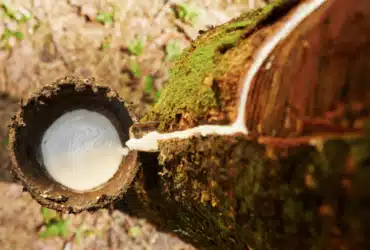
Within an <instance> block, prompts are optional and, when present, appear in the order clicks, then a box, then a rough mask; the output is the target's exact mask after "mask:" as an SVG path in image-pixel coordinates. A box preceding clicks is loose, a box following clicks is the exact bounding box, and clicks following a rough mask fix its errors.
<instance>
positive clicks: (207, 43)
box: [143, 0, 297, 131]
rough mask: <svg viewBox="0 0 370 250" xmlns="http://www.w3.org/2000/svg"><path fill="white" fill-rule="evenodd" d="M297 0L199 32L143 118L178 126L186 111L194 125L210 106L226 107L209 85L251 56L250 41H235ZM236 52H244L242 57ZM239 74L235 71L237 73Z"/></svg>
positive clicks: (168, 127) (281, 1)
mask: <svg viewBox="0 0 370 250" xmlns="http://www.w3.org/2000/svg"><path fill="white" fill-rule="evenodd" d="M296 2H297V1H284V0H279V1H275V2H273V3H272V4H269V5H267V6H266V7H264V8H262V9H258V10H255V11H251V12H247V13H245V14H243V15H241V16H240V17H238V18H236V19H234V20H231V21H230V22H228V23H226V24H223V25H220V26H218V27H216V28H213V29H212V30H209V31H208V32H206V33H205V34H204V35H201V36H200V37H199V38H198V39H197V40H195V41H194V42H193V43H192V44H191V46H190V48H188V49H186V50H185V51H184V52H183V53H182V55H181V56H180V57H179V58H178V59H177V60H176V62H175V65H174V67H173V68H172V69H171V71H170V80H169V82H168V83H167V85H166V87H165V88H164V90H163V92H162V95H161V97H160V99H159V100H158V103H157V104H156V105H155V106H154V108H153V109H152V110H151V111H150V112H149V113H148V114H147V115H146V116H145V117H144V118H143V121H159V122H160V125H159V130H161V131H171V130H175V129H178V128H179V126H178V122H179V119H180V118H179V117H183V116H185V114H188V115H190V116H191V117H192V119H193V120H194V121H193V123H194V124H195V125H196V124H197V123H199V122H201V121H204V120H206V119H207V114H208V113H209V111H210V110H211V109H217V110H225V107H224V105H223V104H224V103H222V102H220V101H219V98H218V93H217V90H216V89H215V88H213V86H212V85H213V83H212V82H213V80H214V79H215V78H216V77H217V76H220V75H222V74H223V73H225V72H228V71H229V69H230V67H227V65H233V66H235V65H238V66H239V67H240V66H243V65H244V64H243V60H245V58H248V57H250V55H251V53H252V51H253V50H252V49H251V48H252V47H253V45H249V44H248V43H247V44H246V45H245V46H238V45H239V44H240V43H241V42H242V41H248V36H249V35H250V34H251V33H253V32H254V31H256V30H258V29H261V28H262V27H263V26H265V25H268V24H269V23H270V21H271V20H273V19H275V18H277V17H278V16H280V15H282V14H284V13H285V12H286V11H287V10H289V9H290V8H291V7H292V6H293V5H294V3H296ZM248 46H249V47H251V48H249V49H248ZM246 47H247V48H246ZM226 52H227V53H226ZM235 55H243V58H240V57H238V56H237V57H235ZM234 60H235V61H236V63H233V61H234ZM235 71H237V70H235ZM241 74H242V72H238V73H237V75H238V77H240V75H241ZM233 84H235V83H233ZM234 99H236V98H234ZM180 129H181V128H180Z"/></svg>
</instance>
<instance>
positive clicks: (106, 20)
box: [96, 11, 114, 25]
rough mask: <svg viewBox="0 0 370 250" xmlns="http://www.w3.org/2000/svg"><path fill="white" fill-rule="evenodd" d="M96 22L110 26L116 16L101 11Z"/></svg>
mask: <svg viewBox="0 0 370 250" xmlns="http://www.w3.org/2000/svg"><path fill="white" fill-rule="evenodd" d="M96 21H98V22H99V23H101V24H104V25H110V24H112V23H113V21H114V14H113V13H106V12H103V11H99V13H98V15H97V16H96Z"/></svg>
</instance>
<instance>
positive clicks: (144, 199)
mask: <svg viewBox="0 0 370 250" xmlns="http://www.w3.org/2000/svg"><path fill="white" fill-rule="evenodd" d="M319 2H320V0H307V1H298V0H289V1H276V2H275V3H273V4H271V5H268V6H267V7H265V8H264V9H260V10H257V11H253V12H250V13H246V14H244V15H242V16H241V17H239V18H236V19H234V20H232V21H230V22H229V23H226V24H224V25H221V26H219V27H215V28H212V29H211V30H209V31H207V32H206V33H205V34H202V35H201V36H200V37H199V38H198V39H197V40H196V41H194V42H193V44H192V46H191V47H190V48H189V49H187V50H186V51H185V52H184V53H183V54H182V56H181V57H180V58H179V59H178V60H177V62H176V65H175V66H174V68H173V69H172V71H171V78H170V81H169V83H168V85H167V87H166V89H165V90H164V92H163V94H162V96H161V98H160V100H159V102H158V103H157V104H156V105H155V106H154V107H153V109H152V111H151V112H149V113H148V114H147V116H146V117H145V118H144V119H143V120H142V122H147V121H151V122H157V123H158V125H159V126H158V130H159V131H161V132H172V131H178V130H184V129H188V128H192V127H195V126H198V125H201V124H217V125H230V124H232V123H233V122H235V120H236V118H237V114H238V110H239V107H240V102H239V100H240V99H241V97H242V89H243V86H244V82H245V81H244V80H243V79H244V76H245V75H246V74H248V72H251V70H252V69H253V65H254V62H256V61H258V60H259V58H260V57H259V56H260V53H261V51H263V48H266V44H268V43H269V42H271V41H274V40H273V39H274V37H275V38H276V37H277V34H283V33H281V31H282V29H283V28H284V27H289V25H288V24H290V23H291V22H292V21H291V20H292V18H293V17H294V16H295V15H296V14H297V13H298V11H301V9H300V8H301V7H302V6H306V5H312V4H313V3H319ZM321 2H322V4H320V5H318V7H317V8H316V9H315V10H313V11H310V12H307V13H306V14H305V15H306V16H305V18H304V19H302V21H301V22H299V23H298V25H297V26H296V27H295V28H294V29H292V31H291V32H288V33H287V34H286V36H282V37H280V38H279V40H278V42H277V43H276V44H275V45H274V46H273V48H272V50H271V51H270V52H269V53H268V56H267V57H266V58H264V59H263V61H262V62H261V65H259V67H257V68H256V72H255V74H254V75H253V79H252V81H251V86H250V88H249V90H248V93H247V95H248V99H247V102H246V106H245V108H246V112H245V116H244V122H245V124H246V125H247V128H248V131H249V134H247V135H246V134H242V133H240V134H234V135H228V136H221V135H212V136H207V137H202V136H194V137H191V138H188V139H182V140H179V139H173V140H163V141H161V142H160V147H159V149H160V152H159V153H158V154H154V153H140V154H139V157H138V158H139V159H140V162H141V165H140V170H139V173H138V174H137V175H136V179H135V180H134V182H133V184H132V186H131V188H130V189H129V190H128V191H127V193H126V194H125V197H124V199H123V200H121V201H119V203H117V204H118V205H119V206H122V207H123V208H124V209H125V210H126V211H129V212H130V213H132V214H134V215H136V216H141V217H145V218H147V219H148V220H149V221H151V222H152V223H154V224H155V225H157V226H158V227H159V228H161V229H162V230H164V231H167V232H172V233H174V234H176V235H178V236H180V237H181V238H182V239H184V240H186V241H188V242H190V243H192V244H194V246H196V247H198V248H199V249H254V250H256V249H261V250H266V249H302V250H303V249H307V250H308V249H333V250H334V249H356V250H357V249H370V239H369V238H367V235H369V233H370V193H369V192H368V189H369V187H370V171H369V169H370V74H369V72H370V60H369V58H370V46H369V45H370V1H368V0H358V1H348V0H326V1H321ZM302 13H303V12H302ZM287 25H288V26H287ZM153 124H155V123H150V126H153ZM140 126H143V130H145V129H144V128H145V125H136V126H135V127H134V128H136V129H138V130H139V131H140ZM132 131H133V130H132ZM145 133H146V132H145Z"/></svg>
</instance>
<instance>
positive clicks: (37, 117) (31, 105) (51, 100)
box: [9, 77, 138, 213]
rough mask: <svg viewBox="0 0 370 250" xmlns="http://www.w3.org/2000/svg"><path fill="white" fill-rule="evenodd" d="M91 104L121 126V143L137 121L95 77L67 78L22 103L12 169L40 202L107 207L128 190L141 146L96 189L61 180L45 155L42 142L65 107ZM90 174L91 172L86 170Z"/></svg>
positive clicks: (68, 208)
mask: <svg viewBox="0 0 370 250" xmlns="http://www.w3.org/2000/svg"><path fill="white" fill-rule="evenodd" d="M76 109H87V110H90V111H95V112H98V113H100V114H103V115H104V116H105V117H107V118H108V119H109V120H110V122H111V123H112V124H113V125H114V127H115V128H116V130H117V131H118V134H119V137H120V139H121V142H122V145H124V144H125V142H126V141H127V140H128V139H129V128H130V126H131V125H132V124H133V123H134V122H135V121H136V118H135V116H134V115H133V114H132V112H130V110H129V108H128V106H127V105H126V103H124V102H123V100H122V99H121V98H120V97H119V96H118V94H117V93H116V92H115V91H113V90H112V89H110V88H109V87H107V86H103V85H100V84H98V83H95V82H94V80H93V79H87V80H80V79H75V78H69V77H66V78H63V79H60V80H57V81H56V82H55V83H53V84H51V85H46V86H44V87H42V88H41V89H39V90H38V91H36V92H35V93H34V94H33V95H32V96H30V97H29V98H28V99H27V100H26V101H24V102H23V103H21V109H20V111H19V112H18V113H17V114H16V115H15V116H14V117H13V118H12V121H11V124H10V132H9V134H10V136H9V137H10V139H9V147H10V153H11V160H12V169H11V170H12V173H13V175H14V177H15V178H16V179H18V180H20V181H21V183H22V184H23V185H24V187H25V188H26V189H27V191H28V192H29V193H30V194H31V195H32V197H33V198H34V199H35V200H37V201H38V202H39V203H40V204H41V205H43V206H45V207H48V208H51V209H55V210H59V211H62V212H73V213H77V212H81V211H83V210H86V209H88V210H94V209H97V208H100V207H103V206H105V205H107V204H109V203H111V202H112V201H114V200H115V199H118V198H120V197H122V196H123V195H124V193H125V192H126V190H127V188H128V187H129V186H130V184H131V182H132V181H133V179H134V177H135V175H136V173H137V171H138V165H137V152H135V151H130V152H129V153H128V155H127V156H126V157H124V158H123V160H122V162H121V164H120V166H119V169H118V170H117V172H116V173H115V174H114V176H113V177H112V178H111V179H109V180H108V181H107V182H106V183H105V184H103V185H101V186H99V187H97V188H95V189H92V190H91V191H86V192H79V191H75V190H71V189H69V188H67V187H65V186H63V185H62V184H60V183H58V182H56V181H55V180H54V179H53V178H52V177H51V176H50V175H49V174H48V172H47V171H46V169H45V167H44V166H43V164H42V161H40V157H41V156H40V143H41V140H42V136H43V134H44V132H45V130H47V128H48V127H49V126H50V125H51V124H52V123H53V122H54V121H55V120H56V119H58V118H59V117H60V116H62V115H63V114H65V113H66V112H69V111H73V110H76ZM86 178H88V173H86Z"/></svg>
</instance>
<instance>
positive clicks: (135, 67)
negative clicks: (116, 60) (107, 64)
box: [129, 60, 141, 78]
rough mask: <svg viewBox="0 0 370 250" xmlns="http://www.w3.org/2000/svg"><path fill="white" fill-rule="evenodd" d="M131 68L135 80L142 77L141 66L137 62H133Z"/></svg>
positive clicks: (130, 64)
mask: <svg viewBox="0 0 370 250" xmlns="http://www.w3.org/2000/svg"><path fill="white" fill-rule="evenodd" d="M129 68H130V71H131V73H132V75H133V76H134V77H135V78H139V77H140V76H141V72H140V68H139V64H138V63H137V62H136V61H134V60H131V61H130V63H129Z"/></svg>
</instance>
